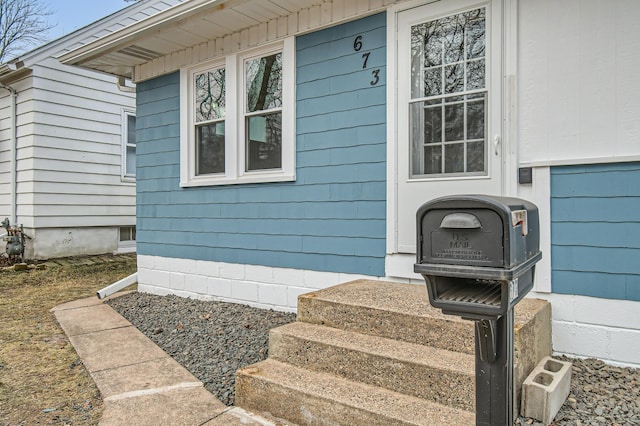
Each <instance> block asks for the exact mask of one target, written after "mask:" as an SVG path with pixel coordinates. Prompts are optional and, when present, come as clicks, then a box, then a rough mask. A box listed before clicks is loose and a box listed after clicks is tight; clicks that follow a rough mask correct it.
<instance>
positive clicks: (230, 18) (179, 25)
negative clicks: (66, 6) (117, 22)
mask: <svg viewBox="0 0 640 426" xmlns="http://www.w3.org/2000/svg"><path fill="white" fill-rule="evenodd" d="M329 3H330V2H329ZM326 4H328V3H327V2H326V0H325V1H323V0H296V1H292V0H265V1H260V2H257V1H250V0H187V1H185V2H183V3H180V4H178V5H175V6H173V7H171V8H169V9H166V10H164V11H162V12H160V13H157V14H155V15H152V16H150V17H148V18H146V19H144V20H141V21H138V22H136V23H134V24H131V25H129V26H127V27H125V28H123V29H121V30H119V31H117V32H114V33H112V34H108V35H106V36H104V37H101V38H99V39H97V40H95V41H93V42H91V43H88V44H85V45H83V46H80V47H78V48H76V49H74V50H72V51H70V52H68V53H65V54H63V55H61V56H60V57H59V58H58V59H59V60H60V61H61V62H62V63H64V64H67V65H74V66H80V67H83V68H88V69H92V70H96V71H100V72H104V73H107V74H112V75H116V76H119V77H125V78H128V79H131V80H133V81H141V80H143V79H144V78H143V77H142V76H141V75H139V74H140V72H139V71H138V72H136V70H139V69H140V67H142V66H144V65H145V64H149V63H151V62H153V61H159V60H169V59H167V58H171V57H172V56H175V55H174V54H175V53H176V52H185V51H187V50H189V49H191V48H193V47H194V46H202V45H206V44H207V43H209V42H211V41H212V40H224V39H225V38H228V37H230V36H231V35H236V34H239V33H240V32H241V31H242V30H244V29H249V28H256V29H257V31H259V28H260V27H261V26H264V27H265V31H270V29H267V26H268V25H272V24H273V23H275V22H279V23H280V24H279V26H280V27H281V26H282V21H283V20H284V21H285V23H286V18H287V17H289V16H291V15H292V14H296V13H298V12H299V11H301V10H303V9H308V8H310V7H322V6H323V5H326ZM276 31H277V30H276ZM238 42H239V40H238ZM218 50H223V48H222V47H219V49H218ZM136 74H138V75H136Z"/></svg>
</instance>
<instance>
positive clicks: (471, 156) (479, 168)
mask: <svg viewBox="0 0 640 426" xmlns="http://www.w3.org/2000/svg"><path fill="white" fill-rule="evenodd" d="M467 171H468V172H484V142H469V143H467Z"/></svg>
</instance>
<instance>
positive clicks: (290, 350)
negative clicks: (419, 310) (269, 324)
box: [269, 322, 475, 411]
mask: <svg viewBox="0 0 640 426" xmlns="http://www.w3.org/2000/svg"><path fill="white" fill-rule="evenodd" d="M269 358H271V359H273V360H276V361H281V362H284V363H287V364H291V365H293V366H296V367H300V368H305V369H308V370H311V371H316V372H323V373H330V374H333V375H336V376H340V377H342V378H345V379H348V380H352V381H358V382H362V383H366V384H369V385H374V386H378V387H383V388H386V389H389V390H392V391H395V392H400V393H403V394H406V395H412V396H416V397H419V398H424V399H428V400H430V401H434V402H437V403H439V404H444V405H448V406H451V407H455V408H460V409H463V410H469V411H475V396H474V389H475V388H474V386H475V369H474V362H475V359H474V356H473V355H469V354H463V353H459V352H451V351H447V350H443V349H438V348H433V347H428V346H424V345H418V344H415V343H408V342H403V341H398V340H391V339H386V338H383V337H378V336H370V335H366V334H361V333H355V332H352V331H344V330H340V329H336V328H330V327H326V326H320V325H317V324H309V323H304V322H294V323H291V324H288V325H285V326H283V327H279V328H276V329H273V330H271V333H270V335H269Z"/></svg>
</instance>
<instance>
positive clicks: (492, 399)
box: [475, 309, 513, 426]
mask: <svg viewBox="0 0 640 426" xmlns="http://www.w3.org/2000/svg"><path fill="white" fill-rule="evenodd" d="M475 335H476V426H507V425H508V426H511V425H513V309H508V310H507V312H506V313H505V314H504V315H502V316H501V317H500V318H498V319H497V320H476V321H475Z"/></svg>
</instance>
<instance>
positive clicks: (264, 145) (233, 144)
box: [180, 37, 295, 186]
mask: <svg viewBox="0 0 640 426" xmlns="http://www.w3.org/2000/svg"><path fill="white" fill-rule="evenodd" d="M294 62H295V45H294V39H293V37H291V38H288V39H285V40H284V41H282V42H279V43H276V44H270V45H268V46H264V47H260V48H256V49H251V50H249V51H245V52H241V53H238V54H232V55H228V56H226V57H224V58H220V59H216V60H212V61H209V62H206V63H204V64H199V65H196V66H193V67H190V68H187V69H183V70H182V71H181V80H180V97H181V99H182V100H183V102H182V105H183V106H186V107H183V108H182V110H181V119H180V185H181V186H202V185H226V184H240V183H257V182H278V181H291V180H295V121H294V120H295V118H294V108H295V81H294V76H295V70H294Z"/></svg>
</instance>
